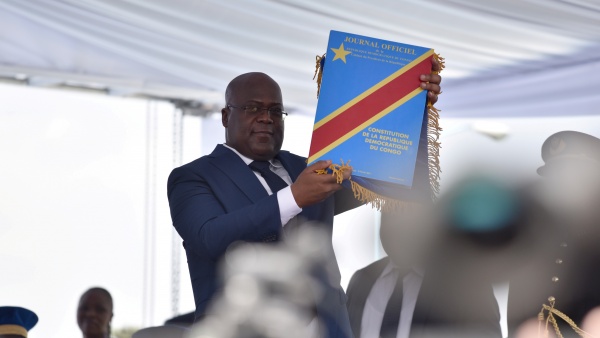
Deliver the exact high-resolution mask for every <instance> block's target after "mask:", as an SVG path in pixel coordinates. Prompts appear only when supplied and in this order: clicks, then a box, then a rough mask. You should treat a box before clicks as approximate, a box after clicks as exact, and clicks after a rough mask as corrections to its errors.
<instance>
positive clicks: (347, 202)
mask: <svg viewBox="0 0 600 338" xmlns="http://www.w3.org/2000/svg"><path fill="white" fill-rule="evenodd" d="M334 198H335V215H339V214H341V213H344V212H346V211H348V210H352V209H354V208H357V207H360V206H361V205H363V204H364V203H363V202H361V201H359V200H357V199H356V197H354V193H353V192H352V189H350V188H346V187H344V189H341V190H339V191H337V192H336V193H335V194H334Z"/></svg>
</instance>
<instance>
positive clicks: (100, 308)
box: [77, 287, 113, 338]
mask: <svg viewBox="0 0 600 338" xmlns="http://www.w3.org/2000/svg"><path fill="white" fill-rule="evenodd" d="M112 318H113V299H112V296H111V295H110V293H109V292H108V291H107V290H106V289H103V288H100V287H93V288H91V289H89V290H87V291H86V292H84V293H83V295H81V298H80V299H79V306H78V307H77V324H78V325H79V329H80V330H81V333H82V334H83V338H109V337H110V333H111V326H110V323H111V321H112Z"/></svg>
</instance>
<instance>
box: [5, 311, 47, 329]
mask: <svg viewBox="0 0 600 338" xmlns="http://www.w3.org/2000/svg"><path fill="white" fill-rule="evenodd" d="M37 322H38V316H37V315H36V314H35V313H33V311H31V310H28V309H25V308H22V307H17V306H1V307H0V325H17V326H20V327H22V328H24V329H25V330H27V331H29V330H31V329H32V328H33V327H34V326H35V324H37Z"/></svg>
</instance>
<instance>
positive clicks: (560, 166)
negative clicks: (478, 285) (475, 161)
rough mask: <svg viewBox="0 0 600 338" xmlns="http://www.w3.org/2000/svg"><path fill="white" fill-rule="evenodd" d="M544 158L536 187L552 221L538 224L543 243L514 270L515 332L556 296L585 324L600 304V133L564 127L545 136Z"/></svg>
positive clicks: (566, 329) (511, 305)
mask: <svg viewBox="0 0 600 338" xmlns="http://www.w3.org/2000/svg"><path fill="white" fill-rule="evenodd" d="M542 158H543V159H544V161H545V165H544V166H543V167H541V168H540V169H538V173H539V174H540V175H542V177H543V179H542V181H541V182H539V184H538V185H537V186H536V188H535V190H536V193H537V197H538V199H539V200H540V201H541V203H542V204H544V206H545V207H546V208H547V209H548V210H549V213H550V215H551V217H550V218H551V219H552V221H550V222H548V223H547V224H546V227H544V228H543V229H539V228H538V229H537V230H536V232H535V233H534V235H535V236H536V237H537V238H536V241H538V242H542V245H537V246H536V245H531V247H528V248H527V249H528V250H524V251H523V252H522V261H521V262H520V263H521V264H520V265H518V266H517V267H516V269H515V271H514V272H513V273H512V275H511V281H510V291H509V302H508V325H509V332H510V333H513V332H515V330H516V329H517V328H518V327H519V326H520V325H521V324H522V323H523V322H525V321H526V320H527V319H529V318H535V317H536V315H537V314H538V313H539V312H540V310H541V308H542V304H549V298H550V297H552V299H553V300H554V307H555V308H556V309H558V310H560V311H561V312H563V313H564V314H566V315H567V316H568V317H570V318H571V319H572V320H573V321H574V322H575V323H576V324H577V325H579V326H581V324H582V322H583V319H584V317H585V315H586V314H587V313H588V312H589V311H590V310H592V309H593V308H594V307H597V306H600V287H599V286H600V251H599V249H600V248H599V246H598V243H600V236H599V235H600V139H598V138H595V137H593V136H591V135H587V134H584V133H580V132H575V131H562V132H558V133H556V134H554V135H552V136H550V137H549V138H548V139H547V140H546V141H545V142H544V144H543V146H542ZM558 323H559V327H560V331H561V333H562V334H563V335H564V336H565V337H570V336H578V335H577V334H576V333H575V332H574V330H572V328H571V327H570V325H568V324H567V323H566V322H565V321H563V320H562V319H558ZM551 331H554V330H553V329H551Z"/></svg>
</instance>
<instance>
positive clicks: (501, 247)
mask: <svg viewBox="0 0 600 338" xmlns="http://www.w3.org/2000/svg"><path fill="white" fill-rule="evenodd" d="M534 187H535V186H534V185H525V186H519V187H515V186H514V185H508V184H507V183H506V182H505V181H503V180H500V179H498V178H494V177H490V176H484V175H473V176H471V177H467V178H465V179H464V180H462V181H460V182H458V183H457V184H455V185H454V186H453V187H450V189H449V190H448V191H447V192H446V193H445V194H444V195H442V196H441V197H440V199H439V200H438V203H437V206H436V209H435V212H434V216H433V218H434V221H433V222H434V223H435V224H436V225H435V227H436V228H437V229H438V231H439V232H441V233H443V234H444V238H443V240H441V241H439V243H440V248H439V253H438V256H441V258H442V259H443V260H444V261H446V262H448V264H453V265H454V266H455V269H456V270H457V271H458V268H460V269H462V270H461V271H464V272H465V273H468V274H469V275H473V274H475V275H478V276H480V277H481V278H484V279H487V280H489V279H492V280H494V281H498V282H500V281H505V280H506V279H509V276H510V274H511V273H512V272H514V271H515V270H516V269H518V268H519V267H520V266H522V265H523V264H524V262H526V261H528V260H529V259H530V258H531V257H532V255H538V254H540V255H542V254H546V253H547V251H546V248H545V247H546V246H547V245H548V244H549V243H552V244H554V241H555V239H554V230H553V229H554V226H553V223H552V218H551V217H550V215H549V213H548V212H547V211H546V209H545V208H544V207H543V206H542V205H541V203H540V202H539V201H538V200H537V198H536V196H535V194H534V193H533V191H534V190H535V189H534Z"/></svg>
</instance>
